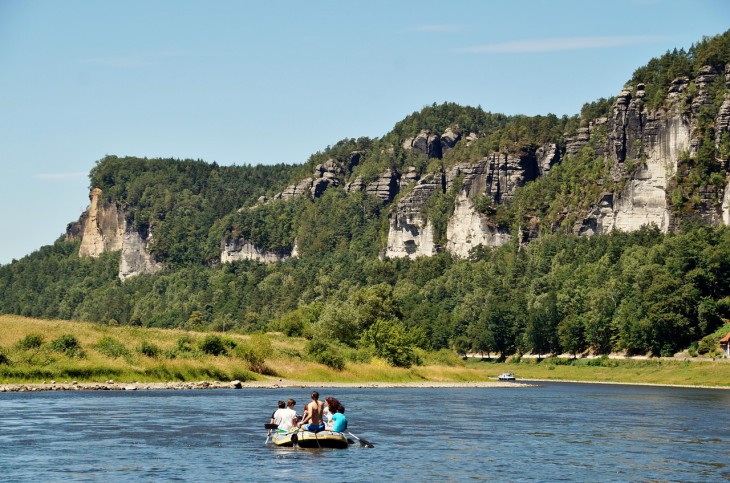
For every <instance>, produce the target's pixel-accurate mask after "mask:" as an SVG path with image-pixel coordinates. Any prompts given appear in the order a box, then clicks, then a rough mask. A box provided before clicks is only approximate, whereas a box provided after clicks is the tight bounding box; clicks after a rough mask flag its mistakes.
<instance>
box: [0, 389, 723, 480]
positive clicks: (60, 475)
mask: <svg viewBox="0 0 730 483" xmlns="http://www.w3.org/2000/svg"><path fill="white" fill-rule="evenodd" d="M320 392H321V393H322V397H324V396H327V395H333V396H335V397H337V398H338V399H339V400H340V401H341V402H342V403H343V404H344V405H345V406H346V408H347V412H346V414H347V416H348V420H349V424H350V428H349V429H350V431H352V432H353V433H354V434H356V435H358V436H361V437H364V438H366V439H367V440H368V441H370V442H372V443H374V444H375V447H374V448H364V447H361V446H359V445H356V446H351V447H350V448H348V449H346V450H300V449H286V448H275V447H271V446H270V445H269V446H265V445H264V442H265V440H266V432H265V430H264V429H263V424H264V423H265V422H267V421H268V417H269V416H270V415H271V412H272V411H273V410H274V409H275V405H276V401H277V400H278V399H286V398H288V397H294V398H295V399H297V406H296V408H297V409H298V410H299V412H301V408H302V407H303V405H304V404H305V403H306V402H307V401H308V399H309V390H308V389H299V388H297V389H244V390H211V391H205V390H197V391H135V392H131V391H111V392H110V391H69V392H43V393H0V414H1V415H2V426H1V427H0V468H1V469H2V473H1V475H2V476H1V477H0V478H2V480H3V481H34V482H35V481H69V480H72V481H105V482H109V481H163V480H174V481H273V480H278V481H382V480H395V481H401V482H403V481H463V480H490V481H558V480H563V481H711V480H728V479H730V418H728V415H729V414H730V391H726V390H706V389H683V388H667V387H649V386H626V385H603V384H567V383H540V384H539V386H538V387H530V388H524V387H510V388H458V389H453V388H449V389H432V388H429V389H426V388H419V389H416V388H408V389H403V388H398V389H380V388H378V389H340V388H337V389H334V388H333V389H326V388H325V389H321V390H320Z"/></svg>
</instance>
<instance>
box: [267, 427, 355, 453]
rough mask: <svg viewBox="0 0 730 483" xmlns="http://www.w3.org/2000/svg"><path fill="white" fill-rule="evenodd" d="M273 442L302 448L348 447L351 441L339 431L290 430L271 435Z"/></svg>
mask: <svg viewBox="0 0 730 483" xmlns="http://www.w3.org/2000/svg"><path fill="white" fill-rule="evenodd" d="M271 442H272V443H274V444H275V445H276V446H284V447H291V446H298V447H300V448H336V449H343V448H347V446H348V445H349V444H351V441H350V440H348V439H347V436H345V435H344V434H343V433H340V432H337V431H329V430H324V431H318V432H316V433H315V432H312V431H305V430H301V429H300V430H298V431H289V432H286V433H280V432H275V433H272V435H271Z"/></svg>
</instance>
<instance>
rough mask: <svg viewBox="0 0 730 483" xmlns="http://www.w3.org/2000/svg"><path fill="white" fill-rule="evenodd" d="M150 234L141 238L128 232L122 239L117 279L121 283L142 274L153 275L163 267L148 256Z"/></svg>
mask: <svg viewBox="0 0 730 483" xmlns="http://www.w3.org/2000/svg"><path fill="white" fill-rule="evenodd" d="M151 241H152V234H151V233H150V234H148V235H147V236H146V237H143V236H142V234H140V233H139V232H136V231H134V230H129V231H126V232H125V233H124V236H123V237H122V254H121V258H120V260H119V279H120V280H121V281H122V282H123V281H125V280H127V279H128V278H130V277H134V276H137V275H142V274H148V275H150V274H153V273H157V272H159V271H160V270H162V268H163V265H162V264H161V263H159V262H156V261H155V259H154V258H153V257H152V255H151V254H150V250H149V245H150V242H151Z"/></svg>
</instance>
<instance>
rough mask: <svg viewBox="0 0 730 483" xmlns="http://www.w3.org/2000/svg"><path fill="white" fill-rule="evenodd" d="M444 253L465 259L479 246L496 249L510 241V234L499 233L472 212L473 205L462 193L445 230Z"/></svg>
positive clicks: (484, 218) (477, 214)
mask: <svg viewBox="0 0 730 483" xmlns="http://www.w3.org/2000/svg"><path fill="white" fill-rule="evenodd" d="M446 238H447V240H448V241H447V243H446V251H448V252H449V253H452V254H453V255H456V256H457V257H461V258H467V257H468V256H469V252H470V251H471V249H472V248H475V247H477V246H479V245H483V246H485V247H497V246H501V245H504V244H505V243H507V242H508V241H509V240H510V234H509V233H506V232H500V231H499V230H498V229H497V227H495V226H494V225H493V224H491V223H490V222H489V220H488V219H487V218H486V217H485V216H483V215H481V214H480V213H478V212H476V210H474V204H473V203H472V201H471V200H470V199H469V197H468V196H467V194H466V193H465V192H464V191H462V192H461V194H460V195H459V196H458V197H457V199H456V205H455V208H454V214H453V215H452V216H451V218H450V219H449V224H448V226H447V228H446Z"/></svg>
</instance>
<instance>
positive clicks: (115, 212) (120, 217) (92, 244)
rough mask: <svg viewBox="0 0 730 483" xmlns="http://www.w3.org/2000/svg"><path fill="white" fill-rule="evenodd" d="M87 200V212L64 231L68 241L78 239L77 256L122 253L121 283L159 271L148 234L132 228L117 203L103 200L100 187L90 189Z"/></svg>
mask: <svg viewBox="0 0 730 483" xmlns="http://www.w3.org/2000/svg"><path fill="white" fill-rule="evenodd" d="M89 200H90V202H89V207H88V209H87V210H86V212H85V213H83V214H82V215H81V217H80V218H79V220H78V221H77V222H76V223H72V224H70V225H69V226H68V227H67V229H66V238H67V239H69V240H72V239H75V238H77V237H79V236H80V237H81V245H80V246H79V256H80V257H94V258H96V257H99V256H100V255H101V254H102V253H107V252H113V251H121V257H120V261H119V278H120V279H121V280H122V281H123V280H126V279H128V278H129V277H133V276H135V275H140V274H152V273H156V272H158V271H160V270H161V269H162V264H160V263H158V262H156V261H155V260H154V258H153V257H152V255H151V254H150V252H149V243H150V241H151V240H152V236H151V234H149V233H146V234H141V233H138V232H137V231H135V230H134V229H132V227H131V226H130V225H128V223H127V220H126V217H125V214H124V210H123V209H122V208H121V207H120V206H118V205H117V204H116V203H109V202H107V201H105V200H103V198H102V191H101V190H100V189H99V188H94V189H92V190H91V193H90V194H89Z"/></svg>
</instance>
